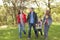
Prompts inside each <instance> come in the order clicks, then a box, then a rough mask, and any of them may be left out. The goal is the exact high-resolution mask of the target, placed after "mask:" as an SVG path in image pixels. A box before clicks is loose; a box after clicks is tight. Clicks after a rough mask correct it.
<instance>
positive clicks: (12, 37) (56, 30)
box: [0, 25, 60, 40]
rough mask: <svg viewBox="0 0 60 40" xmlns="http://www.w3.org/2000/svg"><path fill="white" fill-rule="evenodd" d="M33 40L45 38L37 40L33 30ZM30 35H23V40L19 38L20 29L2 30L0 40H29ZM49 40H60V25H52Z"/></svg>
mask: <svg viewBox="0 0 60 40" xmlns="http://www.w3.org/2000/svg"><path fill="white" fill-rule="evenodd" d="M27 28H28V27H27V26H26V32H27V33H28V29H27ZM31 34H32V38H31V40H44V38H43V37H41V36H39V37H38V39H35V34H34V31H33V30H32V33H31ZM27 36H28V35H24V34H23V38H21V39H20V38H19V32H18V27H11V26H10V27H8V28H7V29H1V30H0V40H27ZM48 40H60V25H51V27H50V30H49V36H48Z"/></svg>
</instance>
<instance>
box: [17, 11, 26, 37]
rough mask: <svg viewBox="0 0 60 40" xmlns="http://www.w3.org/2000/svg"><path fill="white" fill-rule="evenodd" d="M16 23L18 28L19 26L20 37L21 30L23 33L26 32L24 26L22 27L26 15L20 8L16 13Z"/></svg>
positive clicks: (20, 34)
mask: <svg viewBox="0 0 60 40" xmlns="http://www.w3.org/2000/svg"><path fill="white" fill-rule="evenodd" d="M17 23H18V28H19V36H20V38H22V32H24V34H26V32H25V27H24V25H25V23H26V16H25V14H24V13H23V11H22V10H19V12H18V14H17Z"/></svg>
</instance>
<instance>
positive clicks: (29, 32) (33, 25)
mask: <svg viewBox="0 0 60 40" xmlns="http://www.w3.org/2000/svg"><path fill="white" fill-rule="evenodd" d="M32 27H33V29H34V32H35V35H36V37H38V32H37V30H36V27H35V24H29V31H28V37H29V38H31V28H32Z"/></svg>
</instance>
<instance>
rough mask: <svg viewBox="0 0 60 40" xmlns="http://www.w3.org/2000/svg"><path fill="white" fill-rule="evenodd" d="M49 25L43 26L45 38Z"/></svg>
mask: <svg viewBox="0 0 60 40" xmlns="http://www.w3.org/2000/svg"><path fill="white" fill-rule="evenodd" d="M49 27H50V26H49V25H47V24H45V25H44V37H45V38H47V37H48V31H49Z"/></svg>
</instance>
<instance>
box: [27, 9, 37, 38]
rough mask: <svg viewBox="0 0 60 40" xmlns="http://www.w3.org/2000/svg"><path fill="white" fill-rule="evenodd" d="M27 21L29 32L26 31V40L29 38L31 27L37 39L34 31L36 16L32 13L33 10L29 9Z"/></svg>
mask: <svg viewBox="0 0 60 40" xmlns="http://www.w3.org/2000/svg"><path fill="white" fill-rule="evenodd" d="M27 21H28V23H29V30H28V39H30V38H31V28H32V27H33V29H34V32H35V35H36V37H38V33H37V30H36V24H37V22H38V18H37V14H36V13H35V12H34V9H33V8H31V9H30V13H29V14H28V17H27Z"/></svg>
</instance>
